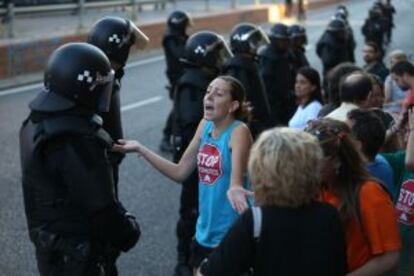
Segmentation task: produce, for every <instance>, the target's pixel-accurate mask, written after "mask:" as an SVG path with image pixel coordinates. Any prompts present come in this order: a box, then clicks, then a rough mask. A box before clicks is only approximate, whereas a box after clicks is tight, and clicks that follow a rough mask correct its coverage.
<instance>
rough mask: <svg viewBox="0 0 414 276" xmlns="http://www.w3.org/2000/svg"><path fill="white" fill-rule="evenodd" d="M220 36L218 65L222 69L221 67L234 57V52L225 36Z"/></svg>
mask: <svg viewBox="0 0 414 276" xmlns="http://www.w3.org/2000/svg"><path fill="white" fill-rule="evenodd" d="M219 37H220V41H219V43H220V44H221V47H220V49H219V52H218V60H217V67H218V68H219V69H221V67H222V66H223V65H224V64H225V63H226V62H227V61H228V60H229V59H230V58H231V57H233V53H232V52H231V50H230V48H229V47H228V46H227V44H226V42H225V40H224V38H223V37H222V36H219Z"/></svg>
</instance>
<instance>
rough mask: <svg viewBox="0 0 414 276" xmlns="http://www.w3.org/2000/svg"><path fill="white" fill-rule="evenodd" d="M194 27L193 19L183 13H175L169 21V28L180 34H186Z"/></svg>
mask: <svg viewBox="0 0 414 276" xmlns="http://www.w3.org/2000/svg"><path fill="white" fill-rule="evenodd" d="M192 25H193V21H192V20H191V17H190V16H189V15H188V13H186V12H183V11H174V12H172V13H171V14H170V16H169V17H168V19H167V26H168V28H169V29H170V30H172V31H175V32H178V33H185V31H186V29H187V27H188V26H192Z"/></svg>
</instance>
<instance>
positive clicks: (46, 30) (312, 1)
mask: <svg viewBox="0 0 414 276" xmlns="http://www.w3.org/2000/svg"><path fill="white" fill-rule="evenodd" d="M264 1H266V2H263V1H261V3H262V4H269V3H270V2H271V1H272V0H264ZM339 2H341V0H339V1H338V0H309V6H308V9H312V8H313V7H319V6H326V5H329V4H333V5H336V4H338V3H339ZM278 3H279V7H280V6H281V5H282V3H284V1H283V0H279V1H278ZM230 6H231V0H210V1H209V2H208V8H209V9H208V10H207V9H206V2H205V1H202V0H198V1H197V0H190V1H188V0H181V1H180V0H178V1H177V4H176V5H173V4H171V3H170V4H167V5H166V7H165V9H164V10H161V9H158V10H155V9H154V6H153V5H145V6H143V10H142V11H141V12H137V13H136V18H137V19H136V20H135V22H136V23H137V25H138V26H145V27H148V26H149V28H150V29H151V31H152V32H153V33H154V32H155V33H156V35H152V36H150V38H151V39H153V41H152V42H153V44H152V45H150V49H149V50H147V51H145V52H144V53H143V52H140V53H139V54H138V55H137V54H136V53H132V54H131V58H130V60H136V59H142V58H145V57H147V56H148V57H150V56H152V55H154V54H156V53H158V54H159V53H160V50H159V44H160V39H161V36H162V33H163V28H164V26H165V22H166V19H167V17H168V15H169V14H170V13H171V12H172V11H173V10H176V9H181V10H185V11H187V12H189V13H190V15H191V16H192V17H193V18H196V19H197V20H198V21H196V27H197V25H198V27H199V28H200V27H201V28H206V29H208V28H209V29H213V30H216V31H221V30H220V27H222V26H223V25H229V24H230V25H231V26H234V25H235V24H234V20H247V21H249V19H248V18H249V17H248V16H247V15H246V14H239V15H238V17H234V18H216V16H217V15H220V14H223V13H232V12H234V13H237V12H239V13H240V11H241V12H243V11H246V10H247V12H248V11H249V9H251V10H252V11H253V10H254V9H255V7H257V6H253V5H252V0H240V1H238V2H237V6H236V9H231V7H230ZM260 6H261V7H266V9H267V6H266V5H265V6H263V5H260ZM281 10H283V7H282V8H281V9H279V12H282V11H281ZM262 14H263V13H262ZM107 15H116V16H121V17H126V18H131V16H132V14H131V11H130V10H129V9H124V10H123V9H122V7H119V8H111V9H102V10H96V9H94V10H87V11H86V12H85V15H84V17H83V22H82V23H83V26H84V27H83V29H81V30H79V28H78V27H79V17H78V16H77V15H72V14H70V13H69V12H66V13H63V14H62V13H61V14H54V15H50V16H46V15H43V16H41V15H35V17H29V16H26V17H17V19H16V22H15V24H14V25H15V38H13V39H0V47H1V46H2V45H3V46H4V45H8V46H4V47H5V48H6V49H5V51H4V52H5V53H1V51H0V59H1V61H0V65H1V63H2V64H3V67H6V68H0V71H1V70H3V71H4V70H8V72H9V71H11V73H10V72H9V73H8V75H10V76H12V77H5V78H0V91H1V90H4V89H7V88H12V87H16V86H21V85H24V84H30V83H34V82H40V81H41V80H42V78H43V73H42V72H41V70H39V68H40V66H39V64H43V63H44V62H45V60H47V56H48V54H49V52H51V51H52V50H53V49H54V48H56V47H57V46H58V45H59V44H62V42H68V41H73V40H75V41H76V40H77V41H79V40H83V39H84V36H85V34H86V33H87V32H88V30H89V29H90V27H91V26H92V25H93V23H94V22H96V21H97V20H98V19H100V18H102V17H103V16H107ZM248 15H249V16H250V14H248ZM252 16H253V17H255V16H254V15H252ZM252 16H250V18H251V17H252ZM279 16H281V15H279ZM246 17H247V19H246ZM256 17H257V16H256ZM264 17H265V16H263V15H262V16H260V17H259V18H264ZM259 20H261V21H264V22H262V23H266V20H262V19H259ZM256 21H257V20H256ZM152 23H153V24H154V25H151V24H152ZM197 23H201V24H197ZM258 23H259V22H258ZM203 26H204V27H203ZM147 29H148V28H147ZM147 29H145V28H144V31H145V32H146V31H147ZM154 29H156V30H154ZM224 29H225V31H229V26H227V27H224ZM193 31H194V30H193ZM10 45H11V46H10ZM7 47H8V48H7ZM27 56H30V57H29V58H28V57H27ZM32 56H33V57H32ZM27 59H29V61H27ZM33 63H34V64H35V65H33ZM27 66H29V67H30V66H32V67H33V68H34V70H26V69H27Z"/></svg>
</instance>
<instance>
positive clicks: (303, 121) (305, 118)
mask: <svg viewBox="0 0 414 276" xmlns="http://www.w3.org/2000/svg"><path fill="white" fill-rule="evenodd" d="M321 108H322V105H321V103H320V102H318V101H316V100H315V101H312V102H310V103H309V104H308V105H306V106H305V108H304V107H303V106H302V105H299V106H298V109H296V112H295V115H293V117H292V118H291V119H290V121H289V127H291V128H297V129H304V128H305V127H306V125H307V123H308V122H309V121H310V120H314V119H316V118H317V117H318V113H319V111H320V110H321Z"/></svg>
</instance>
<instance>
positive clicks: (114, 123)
mask: <svg viewBox="0 0 414 276" xmlns="http://www.w3.org/2000/svg"><path fill="white" fill-rule="evenodd" d="M120 70H122V69H120ZM122 71H123V70H122ZM119 72H120V71H118V74H120V73H119ZM116 76H117V74H116ZM118 77H119V75H118ZM120 92H121V79H120V78H115V79H114V84H113V85H112V95H111V105H110V107H109V112H100V113H99V115H100V116H101V117H102V119H103V125H102V127H103V129H104V130H105V131H107V132H108V133H109V135H110V136H111V138H112V140H113V141H118V140H119V139H123V138H124V132H123V128H122V117H121V95H120ZM124 157H125V154H123V153H120V152H113V151H109V152H108V159H109V162H110V164H111V165H112V170H113V178H114V183H115V192H116V194H117V195H118V180H119V165H120V164H121V162H122V160H123V159H124Z"/></svg>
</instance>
